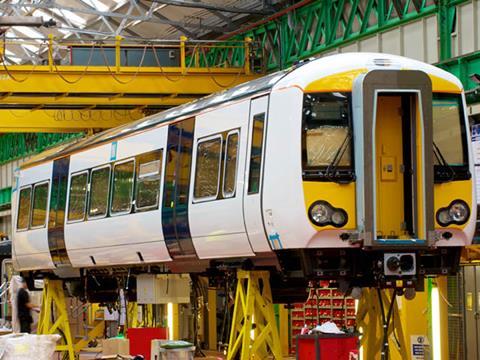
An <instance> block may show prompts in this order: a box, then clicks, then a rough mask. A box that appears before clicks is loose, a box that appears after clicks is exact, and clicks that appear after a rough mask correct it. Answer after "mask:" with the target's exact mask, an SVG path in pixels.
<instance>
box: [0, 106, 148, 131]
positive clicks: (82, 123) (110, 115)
mask: <svg viewBox="0 0 480 360" xmlns="http://www.w3.org/2000/svg"><path fill="white" fill-rule="evenodd" d="M144 116H145V115H144V113H143V110H142V109H141V108H138V109H132V110H122V109H120V110H88V109H86V110H70V109H69V110H44V109H36V110H10V109H9V110H0V119H1V121H0V133H17V132H49V133H54V132H56V133H66V132H79V131H83V130H88V129H97V130H102V129H109V128H111V127H115V126H120V125H122V124H125V123H127V122H131V121H134V120H138V119H141V118H142V117H144Z"/></svg>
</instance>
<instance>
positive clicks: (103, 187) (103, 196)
mask: <svg viewBox="0 0 480 360" xmlns="http://www.w3.org/2000/svg"><path fill="white" fill-rule="evenodd" d="M109 190H110V166H107V167H103V168H100V169H95V170H92V177H91V181H90V203H89V207H88V217H89V218H92V217H105V216H107V206H108V194H109Z"/></svg>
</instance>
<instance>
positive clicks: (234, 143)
mask: <svg viewBox="0 0 480 360" xmlns="http://www.w3.org/2000/svg"><path fill="white" fill-rule="evenodd" d="M237 153H238V130H235V132H230V133H229V134H228V135H227V148H226V149H225V162H224V164H225V165H224V174H223V190H222V191H223V197H224V198H229V197H233V196H235V182H236V179H237V162H238V156H237Z"/></svg>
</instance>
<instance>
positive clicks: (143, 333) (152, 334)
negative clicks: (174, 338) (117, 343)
mask: <svg viewBox="0 0 480 360" xmlns="http://www.w3.org/2000/svg"><path fill="white" fill-rule="evenodd" d="M127 335H128V340H129V342H130V355H143V357H144V358H145V360H150V352H151V342H152V340H154V339H167V338H168V328H129V329H128V330H127Z"/></svg>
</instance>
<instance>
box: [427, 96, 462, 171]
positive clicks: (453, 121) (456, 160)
mask: <svg viewBox="0 0 480 360" xmlns="http://www.w3.org/2000/svg"><path fill="white" fill-rule="evenodd" d="M462 111H463V109H462V102H461V98H460V96H454V95H439V94H435V95H434V98H433V113H432V115H433V142H434V144H435V146H436V148H437V149H436V150H439V151H436V152H435V153H434V154H435V157H434V159H435V164H436V165H440V164H441V161H442V159H441V157H443V159H445V161H446V163H447V164H448V165H465V164H466V163H467V152H466V145H465V144H464V142H465V139H466V132H465V123H464V121H463V116H462Z"/></svg>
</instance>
